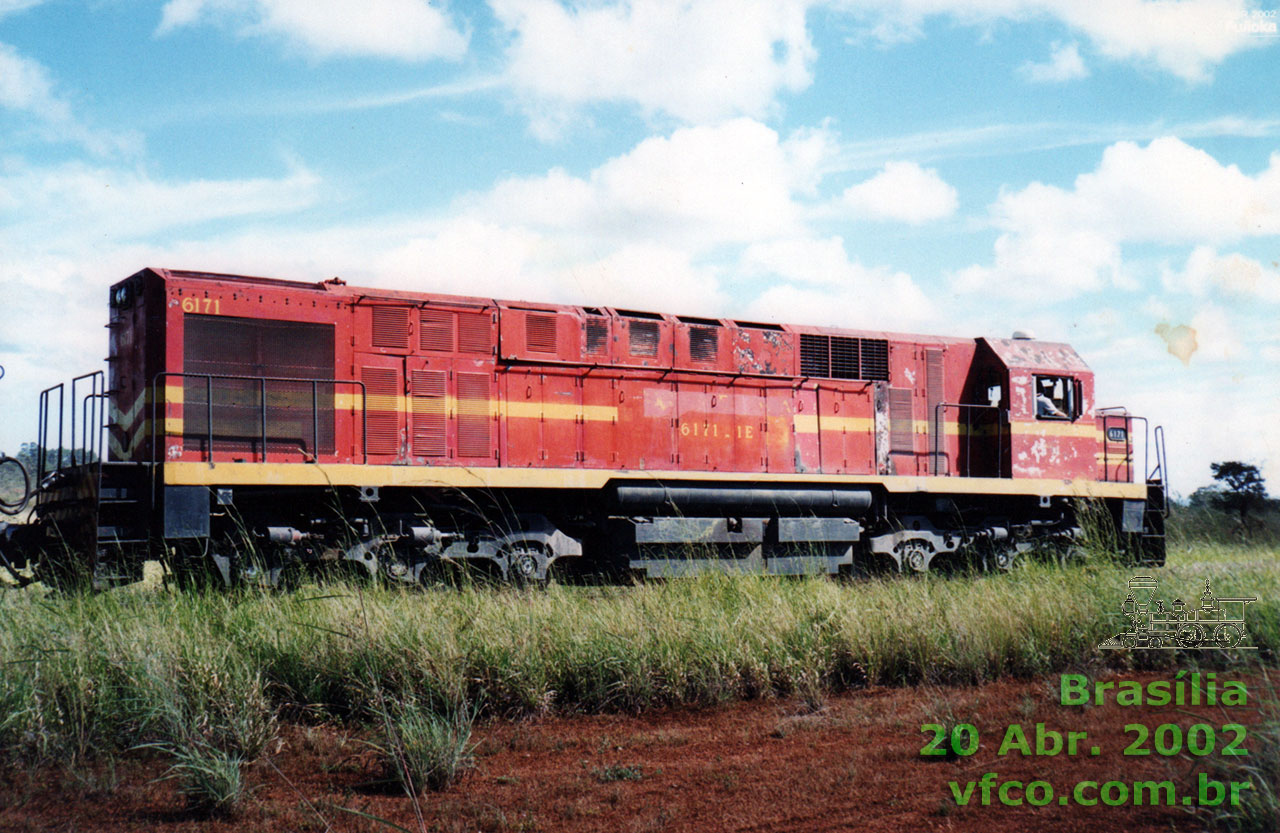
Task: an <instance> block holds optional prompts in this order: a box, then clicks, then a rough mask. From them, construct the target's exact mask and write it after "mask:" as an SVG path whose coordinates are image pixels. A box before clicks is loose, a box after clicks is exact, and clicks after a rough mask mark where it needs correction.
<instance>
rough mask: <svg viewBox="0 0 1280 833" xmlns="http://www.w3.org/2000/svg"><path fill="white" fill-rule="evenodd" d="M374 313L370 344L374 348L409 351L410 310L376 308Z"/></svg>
mask: <svg viewBox="0 0 1280 833" xmlns="http://www.w3.org/2000/svg"><path fill="white" fill-rule="evenodd" d="M371 312H372V322H373V326H372V331H371V333H370V342H371V343H372V344H373V346H374V347H388V348H391V349H394V350H408V349H409V308H408V307H390V306H375V307H373V309H372V310H371Z"/></svg>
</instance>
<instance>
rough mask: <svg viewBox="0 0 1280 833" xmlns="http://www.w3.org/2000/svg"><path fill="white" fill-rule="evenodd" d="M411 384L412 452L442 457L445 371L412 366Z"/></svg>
mask: <svg viewBox="0 0 1280 833" xmlns="http://www.w3.org/2000/svg"><path fill="white" fill-rule="evenodd" d="M410 384H411V388H410V392H411V394H412V398H413V403H412V404H413V429H412V431H413V433H412V437H411V439H412V449H413V453H414V455H416V456H418V457H443V456H444V455H445V451H446V446H445V425H446V422H445V420H446V417H447V415H446V412H445V406H446V403H447V387H446V385H447V377H446V374H445V372H444V371H443V370H415V371H413V373H412V374H411V375H410Z"/></svg>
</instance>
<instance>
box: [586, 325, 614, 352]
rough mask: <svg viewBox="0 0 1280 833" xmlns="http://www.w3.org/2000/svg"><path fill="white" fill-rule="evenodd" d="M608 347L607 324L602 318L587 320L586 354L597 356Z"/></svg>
mask: <svg viewBox="0 0 1280 833" xmlns="http://www.w3.org/2000/svg"><path fill="white" fill-rule="evenodd" d="M608 346H609V322H608V321H606V320H605V319H603V318H588V319H587V352H588V353H591V354H592V355H598V354H600V353H603V352H604V351H605V348H606V347H608Z"/></svg>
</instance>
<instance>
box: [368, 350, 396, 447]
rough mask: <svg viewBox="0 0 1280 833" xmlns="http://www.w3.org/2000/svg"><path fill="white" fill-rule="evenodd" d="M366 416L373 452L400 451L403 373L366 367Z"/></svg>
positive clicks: (390, 369)
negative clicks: (401, 375)
mask: <svg viewBox="0 0 1280 833" xmlns="http://www.w3.org/2000/svg"><path fill="white" fill-rule="evenodd" d="M360 378H361V379H363V380H364V390H365V419H366V424H367V427H368V432H369V433H368V439H367V449H368V452H369V453H370V454H399V453H400V413H399V407H400V392H401V391H400V373H399V372H398V371H397V370H396V369H395V368H391V367H363V368H361V369H360Z"/></svg>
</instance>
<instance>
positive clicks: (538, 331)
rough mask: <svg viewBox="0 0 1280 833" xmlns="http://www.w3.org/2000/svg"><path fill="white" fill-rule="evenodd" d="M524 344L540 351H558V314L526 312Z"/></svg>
mask: <svg viewBox="0 0 1280 833" xmlns="http://www.w3.org/2000/svg"><path fill="white" fill-rule="evenodd" d="M524 344H525V346H526V347H528V348H529V349H530V350H532V351H534V352H538V353H555V352H556V316H554V315H539V314H537V313H533V312H530V313H526V314H525V317H524Z"/></svg>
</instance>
